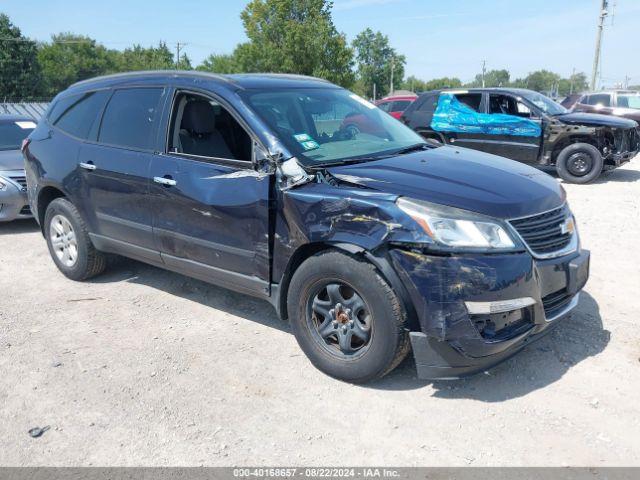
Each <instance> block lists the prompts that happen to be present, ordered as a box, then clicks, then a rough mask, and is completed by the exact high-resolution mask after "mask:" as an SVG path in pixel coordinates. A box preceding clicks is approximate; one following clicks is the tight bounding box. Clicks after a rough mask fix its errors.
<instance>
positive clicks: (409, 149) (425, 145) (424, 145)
mask: <svg viewBox="0 0 640 480" xmlns="http://www.w3.org/2000/svg"><path fill="white" fill-rule="evenodd" d="M428 148H431V147H430V146H429V144H428V143H416V144H415V145H410V146H408V147H405V148H402V149H400V150H398V151H397V152H394V155H404V154H406V153H411V152H417V151H419V150H426V149H428Z"/></svg>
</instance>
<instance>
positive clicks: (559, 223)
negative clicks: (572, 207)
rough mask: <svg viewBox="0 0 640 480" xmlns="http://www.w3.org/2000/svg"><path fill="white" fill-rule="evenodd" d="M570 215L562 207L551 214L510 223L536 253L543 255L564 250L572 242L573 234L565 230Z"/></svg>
mask: <svg viewBox="0 0 640 480" xmlns="http://www.w3.org/2000/svg"><path fill="white" fill-rule="evenodd" d="M568 215H570V213H569V209H568V208H567V207H566V206H562V207H560V208H556V209H555V210H551V211H550V212H545V213H540V214H538V215H532V216H530V217H525V218H519V219H517V220H510V222H509V223H511V225H512V226H513V227H514V228H515V229H516V230H517V231H518V233H519V234H520V236H521V237H522V239H523V240H524V241H525V242H526V243H527V245H528V246H529V248H530V249H531V250H532V251H533V252H534V253H537V254H540V255H543V254H548V253H553V252H557V251H559V250H562V249H563V248H565V247H566V246H567V245H569V242H571V237H572V235H573V232H569V231H566V230H565V229H563V225H564V223H565V220H566V219H567V216H568Z"/></svg>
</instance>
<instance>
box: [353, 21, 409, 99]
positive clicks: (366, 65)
mask: <svg viewBox="0 0 640 480" xmlns="http://www.w3.org/2000/svg"><path fill="white" fill-rule="evenodd" d="M353 48H354V50H355V56H356V69H357V78H358V81H359V84H360V86H361V88H363V89H364V92H363V93H364V94H365V95H366V96H367V97H370V98H372V97H373V96H374V85H375V90H376V96H377V97H383V96H384V95H386V94H388V93H389V89H390V88H391V85H390V84H391V72H392V70H393V83H394V86H395V85H397V86H400V85H402V79H403V77H404V66H405V64H406V63H407V62H406V59H405V56H404V55H399V54H398V53H397V52H396V51H395V49H394V48H393V47H391V45H390V43H389V37H387V36H386V35H383V34H382V33H381V32H374V31H373V30H371V29H370V28H367V29H366V30H364V31H362V32H360V33H359V34H358V36H357V37H356V38H355V40H354V41H353Z"/></svg>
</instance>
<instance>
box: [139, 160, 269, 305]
mask: <svg viewBox="0 0 640 480" xmlns="http://www.w3.org/2000/svg"><path fill="white" fill-rule="evenodd" d="M271 182H272V178H271V175H269V174H259V173H258V172H257V171H256V170H255V169H254V168H253V165H252V163H251V162H249V161H246V162H239V161H225V160H222V159H220V160H216V159H209V158H207V159H203V158H190V157H189V156H185V155H180V154H175V155H174V154H171V153H168V154H159V155H156V156H155V157H154V159H153V160H152V164H151V189H150V190H151V191H150V195H151V203H152V207H153V234H154V239H155V242H156V246H157V248H158V250H160V252H161V255H162V259H163V261H164V263H165V264H166V265H167V267H169V268H171V269H172V270H176V271H179V272H183V273H185V274H188V275H191V276H194V277H197V278H200V279H202V280H204V281H207V282H211V283H216V284H219V285H222V286H228V287H232V288H234V289H237V290H241V291H244V292H246V293H250V294H254V295H260V296H262V295H265V294H268V280H269V196H270V183H271Z"/></svg>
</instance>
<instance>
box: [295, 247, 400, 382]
mask: <svg viewBox="0 0 640 480" xmlns="http://www.w3.org/2000/svg"><path fill="white" fill-rule="evenodd" d="M287 310H288V314H289V319H290V321H291V327H292V330H293V333H294V334H295V337H296V340H297V341H298V344H299V345H300V348H302V350H303V351H304V353H305V354H306V355H307V357H308V358H309V360H311V363H313V364H314V365H315V366H316V367H317V368H318V369H319V370H321V371H323V372H324V373H326V374H328V375H330V376H332V377H335V378H338V379H340V380H346V381H349V382H354V383H362V382H366V381H369V380H372V379H374V378H379V377H382V376H384V375H386V374H387V373H388V372H390V371H391V370H393V369H394V368H395V367H396V366H397V365H398V364H399V363H400V362H401V361H402V359H403V358H404V357H405V356H406V354H407V352H408V351H409V339H408V334H407V332H406V329H405V313H404V308H403V307H402V305H401V303H400V300H399V299H398V297H397V296H396V294H395V293H394V292H393V290H392V289H391V287H390V286H389V285H388V284H387V282H386V281H385V280H384V279H383V278H382V276H381V275H380V274H379V273H378V271H377V270H376V269H375V267H374V266H373V265H371V264H369V263H367V262H364V261H361V260H357V259H355V258H353V257H351V256H348V255H345V254H342V253H340V252H337V251H329V252H323V253H320V254H318V255H315V256H313V257H311V258H309V259H308V260H306V261H305V262H304V263H302V265H300V267H299V268H298V270H296V272H295V273H294V275H293V278H292V279H291V287H290V289H289V295H288V304H287Z"/></svg>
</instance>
